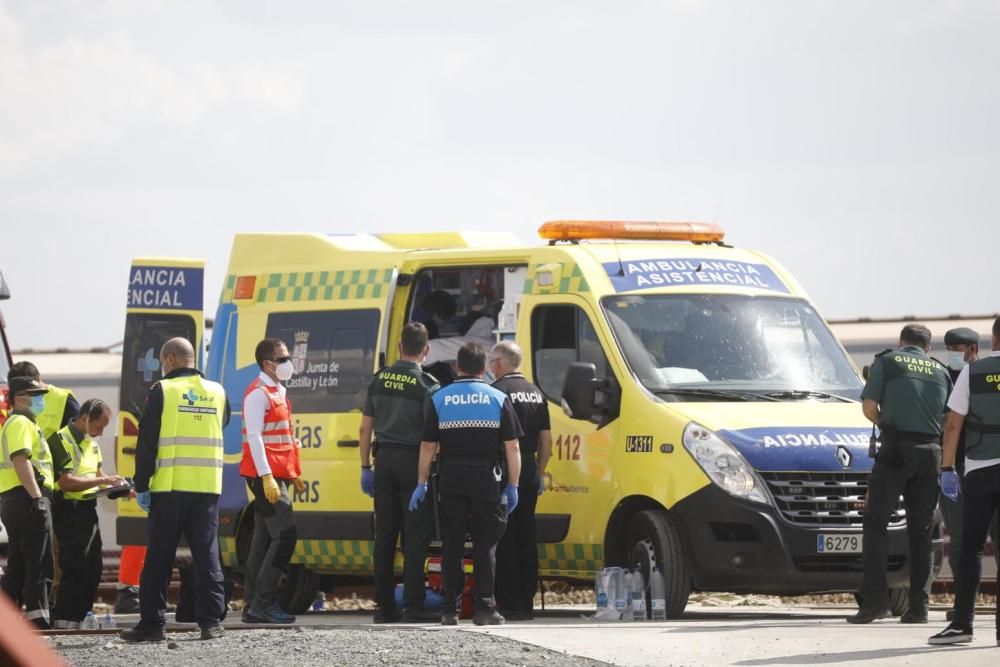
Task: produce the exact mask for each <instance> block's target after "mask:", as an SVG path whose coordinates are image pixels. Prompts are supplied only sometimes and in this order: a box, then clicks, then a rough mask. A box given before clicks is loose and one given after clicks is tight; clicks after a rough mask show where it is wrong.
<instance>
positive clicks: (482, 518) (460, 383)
mask: <svg viewBox="0 0 1000 667" xmlns="http://www.w3.org/2000/svg"><path fill="white" fill-rule="evenodd" d="M485 370H486V351H485V350H484V349H483V347H482V346H481V345H480V344H478V343H473V342H470V343H466V344H465V345H463V346H462V347H461V348H460V349H459V351H458V372H459V377H458V379H457V380H456V381H455V382H454V383H452V384H450V385H448V386H447V387H444V388H443V389H440V390H438V391H437V392H436V393H435V394H434V395H433V396H432V397H431V401H430V403H429V404H428V407H427V412H428V414H427V417H426V418H425V419H424V437H423V441H422V442H421V443H420V462H419V468H418V472H417V488H416V489H414V491H413V495H412V497H411V498H410V509H411V510H416V509H417V508H418V507H419V505H420V503H421V502H423V501H424V498H425V496H426V495H427V480H428V478H429V477H430V472H431V462H432V460H433V459H434V456H435V453H437V455H438V456H439V457H440V461H441V467H440V473H439V475H440V477H439V487H438V489H439V493H440V517H441V534H442V560H441V574H442V578H443V579H444V597H445V605H444V609H443V610H442V612H441V624H442V625H456V624H457V623H458V613H457V612H458V609H459V606H460V604H461V597H462V589H463V587H464V583H465V573H464V571H463V569H462V556H463V552H464V545H465V535H466V526H467V525H468V527H469V532H470V533H471V535H472V546H473V558H474V560H475V577H476V590H475V598H476V599H475V614H474V616H473V622H474V623H475V624H476V625H500V624H502V623H503V622H504V618H503V616H501V615H500V614H499V613H498V612H497V609H496V601H495V600H494V598H493V578H494V574H495V570H496V546H497V541H498V540H499V539H500V537H501V536H502V535H503V532H504V529H505V528H506V525H507V514H508V513H509V512H511V511H513V510H514V508H515V507H517V483H518V480H519V479H520V475H521V454H520V451H519V449H518V437H520V435H521V429H520V426H519V425H518V421H517V415H516V414H515V412H514V407H513V406H512V405H511V402H510V399H509V398H508V397H507V395H506V394H504V393H503V392H502V391H500V390H499V389H496V388H494V387H491V386H490V385H488V384H486V383H485V382H483V379H482V378H483V374H484V372H485ZM505 463H506V466H505V465H504V464H505ZM531 492H534V489H532V490H531Z"/></svg>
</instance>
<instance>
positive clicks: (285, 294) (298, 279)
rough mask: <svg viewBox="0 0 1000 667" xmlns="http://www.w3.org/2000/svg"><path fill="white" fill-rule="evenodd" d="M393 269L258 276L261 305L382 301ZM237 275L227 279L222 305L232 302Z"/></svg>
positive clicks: (258, 295) (266, 274)
mask: <svg viewBox="0 0 1000 667" xmlns="http://www.w3.org/2000/svg"><path fill="white" fill-rule="evenodd" d="M393 273H394V270H393V269H391V268H389V269H355V270H348V271H303V272H294V273H265V274H262V275H260V276H258V277H257V297H256V300H257V302H258V303H266V302H275V301H280V302H287V301H330V300H332V299H380V298H382V297H384V296H387V295H388V293H389V287H390V284H391V282H392V277H393ZM235 287H236V276H235V275H231V276H228V277H227V278H226V283H225V287H224V288H223V290H222V303H232V301H233V290H234V289H235Z"/></svg>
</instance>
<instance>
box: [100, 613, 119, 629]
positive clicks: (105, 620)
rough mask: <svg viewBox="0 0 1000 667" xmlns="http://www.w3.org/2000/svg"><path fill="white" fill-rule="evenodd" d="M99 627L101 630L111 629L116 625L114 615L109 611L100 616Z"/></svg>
mask: <svg viewBox="0 0 1000 667" xmlns="http://www.w3.org/2000/svg"><path fill="white" fill-rule="evenodd" d="M100 627H101V629H102V630H112V629H114V628H115V627H117V624H116V623H115V617H114V616H112V615H111V612H110V611H109V612H108V613H106V614H105V615H104V616H103V617H102V618H101V622H100Z"/></svg>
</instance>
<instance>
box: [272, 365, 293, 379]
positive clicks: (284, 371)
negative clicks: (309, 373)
mask: <svg viewBox="0 0 1000 667" xmlns="http://www.w3.org/2000/svg"><path fill="white" fill-rule="evenodd" d="M294 373H295V367H294V366H292V362H291V361H282V362H281V363H280V364H278V366H277V367H276V368H275V369H274V375H275V376H276V377H277V378H278V379H279V380H281V381H282V382H287V381H288V380H291V379H292V375H293V374H294Z"/></svg>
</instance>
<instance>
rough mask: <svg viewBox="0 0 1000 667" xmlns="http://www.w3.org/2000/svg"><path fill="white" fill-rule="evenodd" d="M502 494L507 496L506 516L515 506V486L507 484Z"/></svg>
mask: <svg viewBox="0 0 1000 667" xmlns="http://www.w3.org/2000/svg"><path fill="white" fill-rule="evenodd" d="M503 495H504V497H506V498H507V516H510V513H511V512H513V511H514V508H516V507H517V487H516V486H514V485H513V484H508V485H507V488H506V489H504V490H503Z"/></svg>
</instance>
